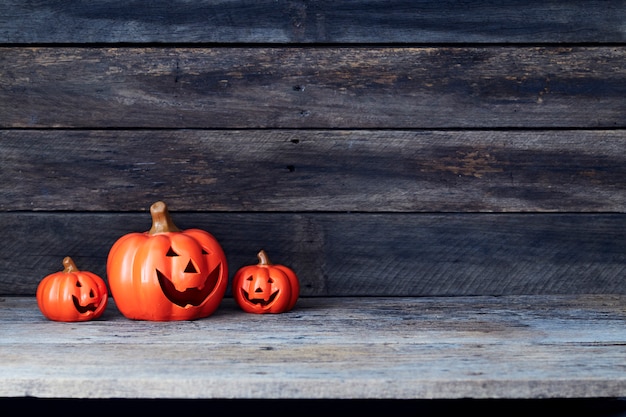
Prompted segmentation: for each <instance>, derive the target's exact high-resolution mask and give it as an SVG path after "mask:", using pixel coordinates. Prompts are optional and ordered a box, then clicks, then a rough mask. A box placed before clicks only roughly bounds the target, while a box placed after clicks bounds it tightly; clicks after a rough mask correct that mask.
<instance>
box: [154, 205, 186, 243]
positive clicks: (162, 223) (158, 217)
mask: <svg viewBox="0 0 626 417" xmlns="http://www.w3.org/2000/svg"><path fill="white" fill-rule="evenodd" d="M150 214H151V215H152V227H151V228H150V231H148V233H149V234H151V235H153V234H155V233H167V232H180V229H179V228H178V227H176V225H175V224H174V221H173V220H172V217H171V216H170V212H169V211H168V210H167V205H166V204H165V203H164V202H162V201H157V202H156V203H154V204H153V205H151V206H150Z"/></svg>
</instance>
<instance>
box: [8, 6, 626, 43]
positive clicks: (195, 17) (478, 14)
mask: <svg viewBox="0 0 626 417" xmlns="http://www.w3.org/2000/svg"><path fill="white" fill-rule="evenodd" d="M625 14H626V6H625V5H624V3H623V2H621V1H613V2H605V1H568V2H545V1H537V0H533V1H525V2H524V4H523V7H522V6H520V4H519V2H518V1H512V0H507V1H491V0H488V1H485V0H481V1H472V2H466V3H461V2H455V1H441V0H423V1H410V0H391V1H382V0H377V1H366V2H365V1H357V0H342V1H307V0H240V1H223V0H203V1H200V0H196V1H193V2H190V1H180V0H177V1H164V0H159V1H150V2H148V3H140V4H138V3H137V2H129V1H122V0H106V1H102V0H101V1H98V2H97V4H94V3H93V2H92V1H87V0H73V1H64V2H58V1H50V0H47V1H37V2H24V1H21V0H5V1H3V7H2V10H1V11H0V27H2V30H1V31H0V42H5V43H117V42H130V43H138V42H148V43H152V42H158V43H172V42H175V43H244V42H245V43H406V42H413V43H427V42H436V43H444V42H445V43H447V42H451V43H461V42H474V43H503V42H522V43H530V42H535V43H556V42H577V43H579V42H589V43H597V42H623V41H624V40H626V31H625V29H624V25H623V23H624V22H623V17H624V15H625Z"/></svg>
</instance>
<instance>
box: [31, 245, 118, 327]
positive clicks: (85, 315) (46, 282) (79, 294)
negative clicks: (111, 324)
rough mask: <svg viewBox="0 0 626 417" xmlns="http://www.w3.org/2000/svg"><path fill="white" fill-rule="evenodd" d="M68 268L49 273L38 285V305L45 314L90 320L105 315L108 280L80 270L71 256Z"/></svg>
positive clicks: (64, 264)
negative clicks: (105, 281) (106, 282)
mask: <svg viewBox="0 0 626 417" xmlns="http://www.w3.org/2000/svg"><path fill="white" fill-rule="evenodd" d="M63 266H64V270H63V271H62V272H55V273H53V274H50V275H48V276H46V277H45V278H44V279H43V280H41V282H40V283H39V285H38V287H37V305H38V306H39V309H40V310H41V312H42V313H43V315H44V316H45V317H46V318H48V319H50V320H55V321H87V320H93V319H97V318H98V317H100V316H101V315H102V313H103V312H104V310H105V309H106V306H107V303H108V290H107V288H106V284H105V283H104V280H103V279H102V278H100V277H99V276H97V275H96V274H94V273H92V272H88V271H79V270H78V268H77V267H76V264H75V263H74V261H73V260H72V259H71V258H70V257H69V256H68V257H66V258H64V259H63Z"/></svg>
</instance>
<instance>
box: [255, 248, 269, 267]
mask: <svg viewBox="0 0 626 417" xmlns="http://www.w3.org/2000/svg"><path fill="white" fill-rule="evenodd" d="M256 257H257V258H258V259H259V265H272V263H271V262H270V258H269V257H268V256H267V253H265V251H264V250H263V249H261V251H260V252H259V253H257V254H256Z"/></svg>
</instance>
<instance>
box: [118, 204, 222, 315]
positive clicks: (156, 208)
mask: <svg viewBox="0 0 626 417" xmlns="http://www.w3.org/2000/svg"><path fill="white" fill-rule="evenodd" d="M150 214H151V216H152V227H151V228H150V230H149V231H147V232H143V233H140V232H137V233H129V234H127V235H124V236H122V237H121V238H119V239H118V240H117V241H116V242H115V243H114V244H113V246H112V247H111V250H110V251H109V255H108V258H107V278H108V280H109V286H110V287H111V295H112V296H113V299H114V300H115V304H116V305H117V307H118V309H119V310H120V312H121V313H122V314H123V315H124V316H126V317H127V318H129V319H135V320H151V321H173V320H195V319H199V318H203V317H207V316H209V315H211V314H212V313H213V312H214V311H215V310H216V309H217V308H218V306H219V304H220V302H221V301H222V298H223V297H224V294H225V292H226V287H227V285H228V267H227V264H226V255H225V254H224V251H223V250H222V247H221V246H220V244H219V243H218V241H217V240H216V239H215V237H214V236H213V235H211V234H210V233H208V232H206V231H204V230H200V229H187V230H180V229H179V228H178V227H176V225H175V224H174V222H173V221H172V218H171V216H170V214H169V211H168V209H167V206H166V205H165V203H164V202H162V201H157V202H156V203H154V204H153V205H152V206H151V207H150Z"/></svg>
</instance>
